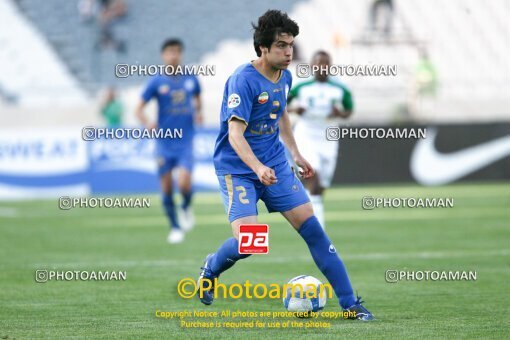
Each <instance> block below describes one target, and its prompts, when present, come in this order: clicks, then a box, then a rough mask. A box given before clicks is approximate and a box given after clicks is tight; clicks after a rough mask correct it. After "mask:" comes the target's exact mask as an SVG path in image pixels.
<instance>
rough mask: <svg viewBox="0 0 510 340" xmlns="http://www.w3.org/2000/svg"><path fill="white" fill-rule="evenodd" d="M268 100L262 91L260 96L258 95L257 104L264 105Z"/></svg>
mask: <svg viewBox="0 0 510 340" xmlns="http://www.w3.org/2000/svg"><path fill="white" fill-rule="evenodd" d="M268 100H269V94H268V93H267V92H266V91H264V92H262V93H261V94H259V104H265V103H267V101H268Z"/></svg>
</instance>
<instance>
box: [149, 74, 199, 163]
mask: <svg viewBox="0 0 510 340" xmlns="http://www.w3.org/2000/svg"><path fill="white" fill-rule="evenodd" d="M199 94H200V84H199V83H198V80H197V78H196V77H195V76H194V75H178V76H167V75H156V76H154V77H152V78H151V79H150V80H149V83H148V84H147V87H146V88H145V90H144V91H143V93H142V99H143V100H144V101H145V102H148V101H149V100H151V99H152V98H156V99H157V101H158V128H160V129H171V131H172V132H173V131H174V129H182V139H181V138H166V139H165V138H161V139H158V140H157V154H158V155H159V156H163V157H165V156H171V155H174V154H175V153H176V152H178V151H179V150H182V148H186V147H188V146H190V145H192V141H193V135H194V124H193V119H194V114H195V107H194V103H193V97H194V96H196V95H199Z"/></svg>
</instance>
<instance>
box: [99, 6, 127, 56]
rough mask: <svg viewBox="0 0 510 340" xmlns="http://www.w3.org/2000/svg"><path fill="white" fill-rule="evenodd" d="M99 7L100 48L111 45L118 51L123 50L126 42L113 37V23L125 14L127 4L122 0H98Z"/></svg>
mask: <svg viewBox="0 0 510 340" xmlns="http://www.w3.org/2000/svg"><path fill="white" fill-rule="evenodd" d="M99 2H100V5H101V9H100V11H99V25H100V38H99V44H100V46H101V48H109V47H112V48H114V49H115V50H117V51H118V52H125V50H126V44H125V42H124V41H122V40H119V39H117V38H116V37H115V34H114V26H115V24H116V23H117V22H118V21H119V20H120V19H121V18H122V17H124V16H125V15H126V14H127V6H126V3H125V2H124V0H100V1H99Z"/></svg>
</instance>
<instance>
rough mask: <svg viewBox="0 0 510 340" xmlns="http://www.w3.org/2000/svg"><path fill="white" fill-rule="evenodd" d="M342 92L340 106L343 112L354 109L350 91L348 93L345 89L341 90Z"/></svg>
mask: <svg viewBox="0 0 510 340" xmlns="http://www.w3.org/2000/svg"><path fill="white" fill-rule="evenodd" d="M343 90H344V96H343V98H342V106H343V107H344V110H346V111H352V110H353V109H354V101H353V100H352V94H351V91H349V90H348V89H347V88H345V87H344V88H343Z"/></svg>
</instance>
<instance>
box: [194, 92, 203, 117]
mask: <svg viewBox="0 0 510 340" xmlns="http://www.w3.org/2000/svg"><path fill="white" fill-rule="evenodd" d="M193 102H194V105H195V123H197V124H202V123H203V122H204V116H203V115H202V98H201V97H200V95H199V94H197V95H196V96H194V97H193Z"/></svg>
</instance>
